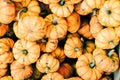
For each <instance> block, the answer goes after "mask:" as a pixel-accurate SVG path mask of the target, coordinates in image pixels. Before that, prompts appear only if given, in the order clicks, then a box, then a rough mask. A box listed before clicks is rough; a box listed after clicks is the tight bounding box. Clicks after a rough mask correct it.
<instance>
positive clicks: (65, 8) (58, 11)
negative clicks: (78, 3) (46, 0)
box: [49, 0, 74, 17]
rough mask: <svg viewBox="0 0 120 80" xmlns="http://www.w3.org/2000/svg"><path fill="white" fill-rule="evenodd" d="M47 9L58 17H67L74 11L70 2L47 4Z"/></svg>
mask: <svg viewBox="0 0 120 80" xmlns="http://www.w3.org/2000/svg"><path fill="white" fill-rule="evenodd" d="M49 8H50V9H51V11H52V13H54V14H55V15H57V16H59V17H68V16H69V15H70V14H71V13H72V12H73V10H74V4H73V3H72V2H71V1H70V0H60V1H59V2H58V3H51V4H49Z"/></svg>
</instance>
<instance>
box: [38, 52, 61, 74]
mask: <svg viewBox="0 0 120 80" xmlns="http://www.w3.org/2000/svg"><path fill="white" fill-rule="evenodd" d="M59 65H60V62H59V61H58V60H57V59H56V58H54V57H53V56H52V55H51V54H47V53H44V54H43V55H41V57H40V58H39V59H38V60H37V62H36V68H37V69H38V70H39V71H40V72H41V73H50V72H55V71H57V70H58V69H59Z"/></svg>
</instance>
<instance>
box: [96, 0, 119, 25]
mask: <svg viewBox="0 0 120 80" xmlns="http://www.w3.org/2000/svg"><path fill="white" fill-rule="evenodd" d="M119 4H120V1H119V0H107V1H105V3H104V5H103V6H102V7H101V8H100V11H99V14H98V20H99V22H100V23H101V24H102V25H104V26H106V27H116V26H119V25H120V15H119V14H120V5H119ZM103 16H104V17H103Z"/></svg>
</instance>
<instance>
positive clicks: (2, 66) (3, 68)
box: [0, 63, 8, 78]
mask: <svg viewBox="0 0 120 80" xmlns="http://www.w3.org/2000/svg"><path fill="white" fill-rule="evenodd" d="M7 66H8V65H7V64H6V63H0V78H1V77H2V76H4V75H6V73H7V70H8V69H7Z"/></svg>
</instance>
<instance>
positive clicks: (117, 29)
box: [115, 26, 120, 40]
mask: <svg viewBox="0 0 120 80" xmlns="http://www.w3.org/2000/svg"><path fill="white" fill-rule="evenodd" d="M115 33H116V34H117V36H118V37H119V40H120V26H118V27H115Z"/></svg>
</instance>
